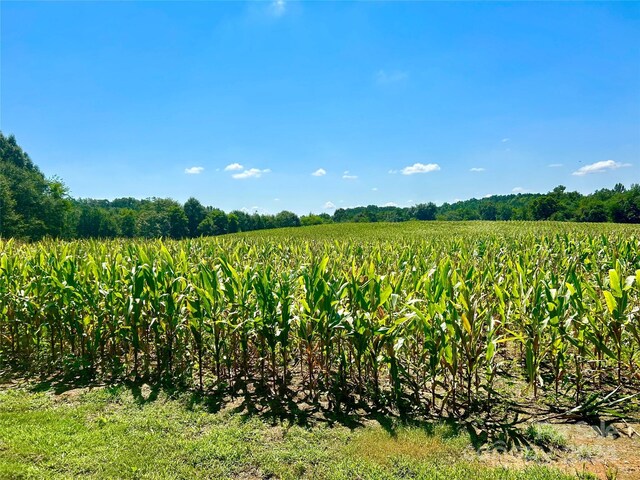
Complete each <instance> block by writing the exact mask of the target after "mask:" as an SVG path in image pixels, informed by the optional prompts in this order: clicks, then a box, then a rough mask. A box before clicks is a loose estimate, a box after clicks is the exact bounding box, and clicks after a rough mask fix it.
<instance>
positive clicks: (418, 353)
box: [0, 203, 640, 415]
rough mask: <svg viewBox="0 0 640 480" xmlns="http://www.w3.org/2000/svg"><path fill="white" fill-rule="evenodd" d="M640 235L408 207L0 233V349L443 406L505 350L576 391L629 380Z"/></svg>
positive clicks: (636, 342) (95, 371) (75, 363)
mask: <svg viewBox="0 0 640 480" xmlns="http://www.w3.org/2000/svg"><path fill="white" fill-rule="evenodd" d="M154 205H155V204H153V203H152V204H151V205H150V207H154ZM169 205H171V204H169ZM148 211H150V212H151V213H155V212H154V210H153V208H149V210H148ZM207 218H208V219H211V222H212V223H211V225H212V228H218V226H217V225H216V223H215V221H216V219H225V220H226V218H227V217H226V216H225V215H224V213H223V212H221V211H211V212H210V213H209V214H208V216H207ZM205 221H206V220H205ZM639 234H640V232H639V231H638V228H637V227H633V226H623V225H621V226H607V227H606V228H603V227H602V226H601V225H577V224H562V223H549V222H545V223H540V224H532V223H524V222H521V223H518V222H508V223H507V222H504V223H486V222H484V223H483V222H473V223H456V224H451V223H446V222H430V223H428V224H427V223H424V222H410V223H405V224H402V225H397V224H396V225H394V224H390V223H383V224H378V225H377V226H375V228H374V226H372V225H356V224H351V225H340V224H328V225H319V226H311V227H307V228H306V229H300V228H288V229H279V230H273V231H270V232H263V233H258V232H256V233H244V234H239V235H235V236H225V237H218V238H212V239H196V240H190V241H186V242H177V241H157V240H149V241H142V240H137V241H135V240H134V241H131V240H129V241H124V240H117V241H105V242H97V241H93V240H88V241H77V242H67V243H60V242H54V241H44V242H40V243H33V244H22V243H18V242H14V241H8V242H0V359H2V361H3V362H4V363H6V364H7V365H12V366H17V367H21V368H26V369H28V370H34V371H40V370H41V369H46V370H49V371H63V372H67V373H69V374H74V375H75V374H78V372H80V373H81V374H82V375H88V376H97V377H114V378H123V377H124V378H129V377H140V376H142V377H146V378H164V379H166V380H168V381H170V382H175V383H186V384H194V385H197V386H198V387H199V388H201V389H203V390H204V389H207V388H213V387H219V386H221V385H234V386H237V387H238V388H240V385H242V384H244V383H246V382H249V381H252V382H253V381H255V382H257V383H258V384H260V385H269V388H271V391H273V392H277V391H278V390H279V389H281V388H290V387H291V386H292V385H293V384H294V382H295V384H296V385H301V386H302V388H304V389H305V391H307V392H309V394H310V395H311V396H312V397H314V398H319V397H320V396H325V397H326V398H327V399H328V401H329V402H330V403H331V404H332V405H333V407H334V408H336V409H337V410H341V409H342V408H346V406H347V405H351V404H353V402H354V401H356V399H358V398H359V399H364V400H365V401H370V402H372V403H373V404H375V405H376V406H382V405H388V406H391V407H393V408H396V409H398V410H399V411H400V412H404V411H408V410H416V411H427V410H435V411H449V412H450V414H452V415H456V414H457V412H458V407H459V406H461V405H468V406H470V405H478V404H484V405H490V401H491V395H492V392H493V390H494V388H495V384H496V382H498V381H500V379H501V376H502V374H503V373H504V372H505V368H506V367H505V362H511V363H510V365H509V367H508V369H509V373H510V374H511V375H517V374H519V375H521V376H522V377H523V378H524V379H525V380H526V381H527V382H528V383H529V385H530V389H529V391H528V392H529V394H530V395H531V396H532V397H536V396H538V395H540V394H541V393H542V395H544V396H548V395H556V396H557V395H558V394H559V391H560V390H561V389H560V387H562V390H567V389H568V391H569V392H570V395H571V396H572V397H574V398H575V401H576V404H577V405H579V404H583V400H584V399H585V398H586V397H587V396H588V395H592V394H593V393H594V391H595V392H597V391H599V389H598V383H594V382H593V381H591V382H586V381H585V378H591V379H600V382H602V381H603V380H604V381H608V382H611V383H613V384H617V385H628V388H631V389H633V388H635V389H638V387H639V385H638V384H637V377H635V376H634V375H633V372H635V371H637V369H638V363H639V361H640V357H639V353H640V333H639V331H638V328H637V315H636V314H637V311H638V308H639V307H640V296H639V293H640V288H639V286H638V278H640V262H639V259H640V241H639ZM293 372H295V377H293V376H292V373H293Z"/></svg>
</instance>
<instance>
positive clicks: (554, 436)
mask: <svg viewBox="0 0 640 480" xmlns="http://www.w3.org/2000/svg"><path fill="white" fill-rule="evenodd" d="M526 434H527V437H529V439H530V440H531V441H532V442H533V443H535V444H536V445H540V446H541V447H552V448H566V447H567V439H566V438H565V437H564V435H562V433H560V432H559V431H558V430H557V429H555V428H554V427H553V425H549V424H546V423H544V424H543V423H532V424H531V425H529V426H528V427H527V432H526Z"/></svg>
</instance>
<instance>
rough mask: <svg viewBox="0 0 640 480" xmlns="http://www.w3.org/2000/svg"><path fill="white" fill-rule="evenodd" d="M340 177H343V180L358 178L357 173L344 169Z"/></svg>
mask: <svg viewBox="0 0 640 480" xmlns="http://www.w3.org/2000/svg"><path fill="white" fill-rule="evenodd" d="M342 178H344V179H345V180H355V179H357V178H358V176H357V175H351V174H350V173H349V170H345V171H344V173H343V174H342Z"/></svg>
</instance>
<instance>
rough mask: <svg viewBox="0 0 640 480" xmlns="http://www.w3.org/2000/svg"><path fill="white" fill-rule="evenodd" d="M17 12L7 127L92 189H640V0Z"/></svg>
mask: <svg viewBox="0 0 640 480" xmlns="http://www.w3.org/2000/svg"><path fill="white" fill-rule="evenodd" d="M0 9H1V11H0V13H1V16H2V18H1V27H2V30H1V51H0V53H1V55H2V57H1V68H2V70H1V75H0V80H1V84H0V99H1V105H0V114H1V117H0V128H1V129H2V131H3V133H5V134H11V133H12V134H14V135H16V137H17V139H18V142H19V143H20V144H21V145H22V146H23V148H25V149H26V151H27V152H28V153H29V154H30V155H31V157H32V159H33V160H34V161H35V162H36V163H37V164H38V165H39V166H40V168H41V169H42V170H43V172H44V173H45V174H46V175H48V176H51V175H58V176H60V177H61V178H62V179H63V180H64V181H65V183H66V184H67V185H68V187H69V188H70V190H71V194H72V195H73V196H76V197H93V198H110V199H111V198H116V197H123V196H133V197H137V198H145V197H150V196H156V197H172V198H174V199H176V200H179V201H185V200H186V199H187V198H189V197H190V196H195V197H196V198H198V199H199V200H200V201H202V203H204V204H206V205H214V206H217V207H220V208H223V209H224V210H227V211H229V210H232V209H241V208H245V209H249V210H254V209H259V210H260V211H265V212H271V213H273V212H277V211H280V210H283V209H288V210H292V211H294V212H296V213H299V214H303V213H307V212H309V211H314V212H318V213H319V212H329V213H331V212H332V211H333V210H332V208H334V207H336V208H337V207H347V206H355V205H368V204H378V205H385V204H391V203H392V204H397V205H399V206H406V205H410V204H412V203H419V202H426V201H434V202H436V203H442V202H445V201H448V202H451V201H455V200H456V199H467V198H471V197H476V198H479V197H483V196H485V195H489V194H507V193H511V192H518V191H526V192H546V191H549V190H551V189H552V188H553V187H555V186H556V185H558V184H563V185H566V186H567V187H568V189H570V190H578V191H581V192H584V193H587V192H591V191H593V190H595V189H597V188H602V187H612V186H613V185H614V184H615V183H616V182H623V183H625V184H626V185H629V184H631V183H637V182H640V3H631V2H621V3H584V4H583V3H574V2H571V3H555V4H545V3H459V4H453V3H419V2H406V3H404V2H393V3H383V2H357V3H350V2H339V3H338V2H336V3H330V2H313V3H299V2H282V1H279V2H274V3H271V2H254V3H240V2H225V3H213V2H193V3H171V2H159V3H154V2H139V3H126V2H117V3H98V2H86V3H72V2H59V3H53V2H52V3H49V2H40V3H24V2H19V3H18V2H6V1H3V2H2V3H1V4H0ZM314 173H315V175H314Z"/></svg>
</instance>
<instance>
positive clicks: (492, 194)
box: [458, 193, 495, 201]
mask: <svg viewBox="0 0 640 480" xmlns="http://www.w3.org/2000/svg"><path fill="white" fill-rule="evenodd" d="M494 195H495V194H494V193H487V194H486V195H485V196H484V197H482V198H491V197H493V196H494ZM458 201H460V200H458Z"/></svg>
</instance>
